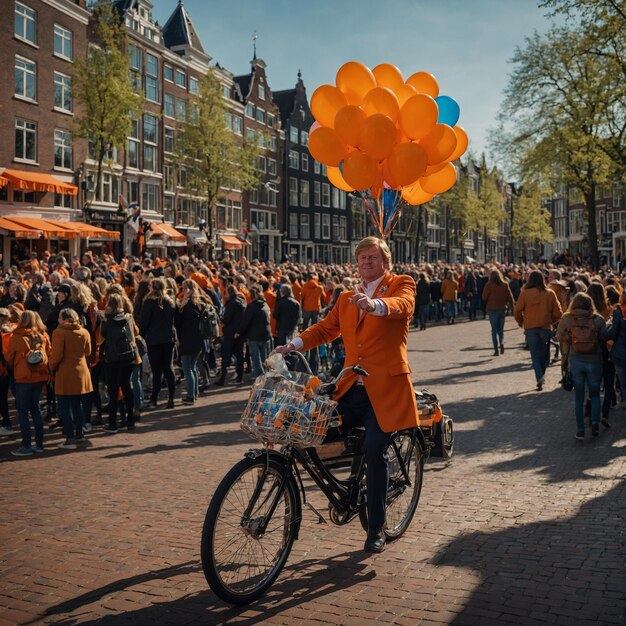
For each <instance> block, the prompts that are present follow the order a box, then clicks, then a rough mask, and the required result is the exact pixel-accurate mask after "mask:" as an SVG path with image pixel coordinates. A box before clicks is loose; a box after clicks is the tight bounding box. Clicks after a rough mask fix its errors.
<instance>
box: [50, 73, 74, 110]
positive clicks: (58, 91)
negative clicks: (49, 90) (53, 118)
mask: <svg viewBox="0 0 626 626" xmlns="http://www.w3.org/2000/svg"><path fill="white" fill-rule="evenodd" d="M54 107H55V108H56V109H60V110H61V111H66V112H68V113H71V112H72V79H71V78H70V77H69V76H66V75H65V74H59V72H55V73H54Z"/></svg>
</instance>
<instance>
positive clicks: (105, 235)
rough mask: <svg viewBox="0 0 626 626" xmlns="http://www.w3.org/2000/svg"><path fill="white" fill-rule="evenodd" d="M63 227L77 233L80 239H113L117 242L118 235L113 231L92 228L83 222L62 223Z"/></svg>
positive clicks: (96, 227)
mask: <svg viewBox="0 0 626 626" xmlns="http://www.w3.org/2000/svg"><path fill="white" fill-rule="evenodd" d="M63 225H64V226H67V227H69V228H73V229H74V230H76V231H78V233H79V236H80V237H90V238H91V239H114V240H116V241H119V238H120V234H119V233H118V232H117V231H115V230H113V231H111V230H105V229H104V228H100V227H99V226H92V225H91V224H85V223H84V222H64V223H63Z"/></svg>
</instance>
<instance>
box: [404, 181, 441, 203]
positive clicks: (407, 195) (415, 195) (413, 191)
mask: <svg viewBox="0 0 626 626" xmlns="http://www.w3.org/2000/svg"><path fill="white" fill-rule="evenodd" d="M402 197H403V198H404V199H405V200H406V201H407V203H408V204H411V205H413V206H418V205H420V204H424V203H425V202H429V201H430V200H432V199H433V198H434V196H433V194H432V193H427V192H426V191H424V190H423V189H422V188H421V187H420V184H419V182H417V183H415V184H413V185H410V186H409V187H405V188H404V189H403V190H402Z"/></svg>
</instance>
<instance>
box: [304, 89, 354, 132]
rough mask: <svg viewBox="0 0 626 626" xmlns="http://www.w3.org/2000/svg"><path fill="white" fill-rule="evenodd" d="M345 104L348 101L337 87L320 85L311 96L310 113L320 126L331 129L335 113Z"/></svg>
mask: <svg viewBox="0 0 626 626" xmlns="http://www.w3.org/2000/svg"><path fill="white" fill-rule="evenodd" d="M346 104H348V100H347V99H346V97H345V95H344V94H343V93H342V92H341V91H339V89H337V87H333V85H322V86H321V87H318V88H317V89H316V90H315V91H314V92H313V95H312V96H311V113H313V116H314V117H315V119H316V120H317V121H318V122H319V123H320V124H321V125H322V126H328V127H329V128H332V127H333V124H334V123H335V115H337V111H339V109H341V108H342V107H345V106H346Z"/></svg>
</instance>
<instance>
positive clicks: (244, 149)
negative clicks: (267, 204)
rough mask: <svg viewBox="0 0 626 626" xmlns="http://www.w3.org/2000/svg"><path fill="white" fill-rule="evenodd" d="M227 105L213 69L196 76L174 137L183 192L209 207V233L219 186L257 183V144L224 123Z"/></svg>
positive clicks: (247, 185)
mask: <svg viewBox="0 0 626 626" xmlns="http://www.w3.org/2000/svg"><path fill="white" fill-rule="evenodd" d="M227 110H228V109H227V106H226V103H225V101H224V98H223V96H222V88H221V83H220V81H219V79H218V77H217V76H216V75H215V73H214V71H213V70H211V71H209V73H208V74H207V75H206V76H204V77H202V78H201V79H200V84H199V91H198V94H196V95H194V96H192V97H191V98H190V102H189V106H188V108H187V116H186V119H185V120H184V121H183V122H182V124H181V126H180V129H179V134H178V138H177V141H176V152H177V159H178V163H179V164H180V165H181V166H182V167H184V168H185V169H186V174H187V176H186V185H185V188H184V193H188V194H190V195H194V196H198V197H202V198H204V199H205V200H206V203H207V206H208V207H209V209H210V211H209V219H208V224H209V233H210V234H212V229H213V219H212V215H213V207H214V205H215V203H216V202H217V200H218V199H219V198H220V197H221V195H222V193H223V188H225V187H231V188H238V189H253V188H255V187H256V186H258V184H259V176H258V173H257V170H256V169H255V165H256V158H257V156H258V154H259V148H258V146H257V145H256V144H255V143H252V142H245V141H243V142H242V143H241V144H240V143H238V138H237V136H236V135H235V134H234V133H232V132H231V131H230V130H229V128H228V126H227V123H226V113H227Z"/></svg>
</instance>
